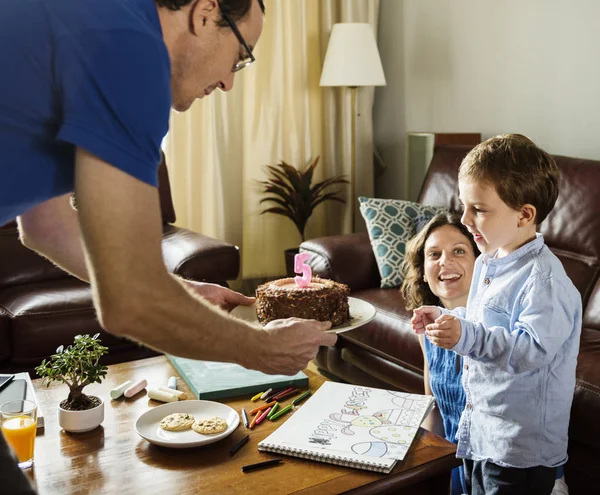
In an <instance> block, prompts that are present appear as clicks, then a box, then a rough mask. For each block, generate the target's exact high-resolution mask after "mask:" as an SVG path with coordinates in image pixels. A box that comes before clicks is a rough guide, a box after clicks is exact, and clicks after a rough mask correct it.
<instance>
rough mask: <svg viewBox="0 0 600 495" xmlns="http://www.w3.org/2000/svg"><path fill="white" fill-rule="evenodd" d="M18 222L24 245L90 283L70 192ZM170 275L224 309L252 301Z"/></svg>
mask: <svg viewBox="0 0 600 495" xmlns="http://www.w3.org/2000/svg"><path fill="white" fill-rule="evenodd" d="M17 222H18V224H19V232H20V238H21V242H22V243H23V245H24V246H26V247H28V248H29V249H32V250H33V251H36V252H37V253H39V254H40V255H42V256H44V257H45V258H48V259H49V260H50V261H52V262H53V263H54V264H56V265H57V266H59V267H60V268H62V269H63V270H65V271H66V272H68V273H70V274H71V275H74V276H75V277H77V278H79V279H81V280H83V281H84V282H88V283H89V281H90V276H89V274H88V271H87V267H86V264H85V254H84V250H83V245H82V243H81V230H80V228H79V217H78V215H77V212H76V211H75V209H74V208H73V207H72V206H71V194H65V195H63V196H59V197H56V198H52V199H50V200H48V201H46V202H44V203H42V204H40V205H38V206H36V207H34V208H32V209H30V210H29V211H27V212H26V213H25V214H23V215H22V216H20V217H19V218H18V219H17ZM172 276H173V277H174V278H175V280H177V281H178V282H179V283H180V284H182V285H183V286H184V287H187V288H188V289H189V290H190V291H191V292H192V294H196V295H198V296H200V297H202V298H204V299H205V300H206V301H208V302H210V303H212V304H215V305H217V306H219V307H220V308H222V309H225V310H227V311H231V310H232V309H233V308H235V307H236V306H239V305H246V306H248V305H251V304H252V303H253V302H254V298H251V297H246V296H243V295H242V294H239V293H237V292H234V291H232V290H229V289H227V288H225V287H221V286H219V285H216V284H208V283H204V282H196V281H194V280H185V279H183V278H180V277H178V276H177V275H172Z"/></svg>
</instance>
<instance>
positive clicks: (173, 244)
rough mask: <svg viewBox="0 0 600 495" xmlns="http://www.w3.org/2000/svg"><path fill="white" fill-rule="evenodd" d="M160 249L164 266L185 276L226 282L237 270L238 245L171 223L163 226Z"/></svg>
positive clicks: (238, 260)
mask: <svg viewBox="0 0 600 495" xmlns="http://www.w3.org/2000/svg"><path fill="white" fill-rule="evenodd" d="M162 252H163V258H164V260H165V265H166V266H167V269H168V270H169V271H170V272H172V273H176V274H177V275H180V276H182V277H183V278H187V279H193V280H199V281H205V282H225V281H227V280H235V279H236V278H237V276H238V272H239V270H240V254H239V249H238V247H237V246H234V245H233V244H228V243H226V242H223V241H219V240H217V239H213V238H211V237H207V236H205V235H201V234H197V233H195V232H192V231H190V230H187V229H182V228H179V227H175V226H173V225H166V226H165V228H164V231H163V238H162Z"/></svg>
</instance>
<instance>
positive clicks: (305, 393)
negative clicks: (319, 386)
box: [292, 390, 312, 406]
mask: <svg viewBox="0 0 600 495" xmlns="http://www.w3.org/2000/svg"><path fill="white" fill-rule="evenodd" d="M310 394H312V392H311V391H310V390H307V391H306V392H304V393H303V394H302V395H301V396H300V397H296V398H295V399H294V400H293V401H292V406H297V405H298V404H300V402H302V401H303V400H304V399H306V398H307V397H310Z"/></svg>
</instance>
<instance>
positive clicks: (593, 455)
mask: <svg viewBox="0 0 600 495" xmlns="http://www.w3.org/2000/svg"><path fill="white" fill-rule="evenodd" d="M469 149H470V147H469V146H442V147H440V148H438V149H437V150H436V153H435V154H434V157H433V160H432V162H431V165H430V167H429V171H428V174H427V177H426V179H425V183H424V186H423V189H422V191H421V194H420V196H419V202H420V203H422V204H428V205H436V206H444V207H447V208H450V209H453V210H459V203H458V189H457V170H458V166H459V164H460V162H461V160H462V158H463V157H464V156H465V154H466V153H467V152H468V151H469ZM555 159H556V162H557V164H558V166H559V168H560V172H561V190H560V196H559V198H558V201H557V203H556V206H555V208H554V210H553V211H552V212H551V214H550V215H549V216H548V218H547V219H546V220H545V221H544V222H543V223H542V225H541V226H540V231H541V232H542V233H543V234H544V237H545V241H546V243H547V244H548V246H549V247H550V248H551V249H552V251H553V252H554V253H555V254H556V255H557V256H558V257H559V258H560V260H561V261H562V263H563V265H564V266H565V269H566V271H567V273H568V274H569V276H570V277H571V279H572V280H573V283H574V284H575V285H576V287H577V288H578V289H579V291H580V293H581V296H582V299H583V308H584V313H583V314H584V316H583V329H582V335H581V346H580V353H579V359H578V367H577V385H576V389H575V398H574V402H573V407H572V411H571V422H570V428H569V437H570V440H569V461H568V462H567V466H566V480H567V484H568V485H569V489H570V493H571V494H572V495H577V494H587V493H593V492H597V490H598V486H600V279H599V275H600V161H593V160H581V159H576V158H568V157H561V156H556V157H555ZM300 249H301V251H307V252H309V253H311V254H312V255H313V256H312V258H311V260H310V261H309V263H310V265H311V266H312V269H313V273H314V274H316V275H319V276H321V277H325V278H330V279H333V280H336V281H339V282H343V283H346V284H348V285H349V286H350V288H351V290H352V293H351V295H352V296H353V297H357V298H360V299H364V300H366V301H369V302H370V303H372V304H373V305H375V307H376V308H377V315H376V317H375V318H374V320H373V321H371V322H370V323H368V324H367V325H364V326H363V327H360V328H357V329H355V330H352V331H350V332H346V333H342V334H340V335H339V339H338V342H337V344H336V346H335V347H333V348H321V350H320V352H319V354H318V356H317V360H316V362H317V365H318V366H319V367H320V368H321V369H323V370H324V371H325V372H328V373H330V374H332V375H334V376H336V377H338V378H340V379H342V380H344V381H347V382H351V383H356V384H361V385H370V386H378V387H383V388H393V389H398V390H403V391H408V392H416V393H422V392H423V357H422V354H421V350H420V347H419V343H418V340H417V338H416V336H415V335H414V334H413V332H412V330H411V328H410V317H411V314H410V313H409V312H408V311H406V309H405V302H404V300H403V298H402V296H401V295H400V293H399V291H398V290H397V289H381V288H379V285H380V277H379V272H378V269H377V265H376V262H375V257H374V255H373V251H372V250H371V244H370V242H369V238H368V236H367V234H365V233H358V234H349V235H340V236H331V237H323V238H319V239H313V240H309V241H306V242H304V243H302V244H301V246H300Z"/></svg>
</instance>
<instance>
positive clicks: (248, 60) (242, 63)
mask: <svg viewBox="0 0 600 495" xmlns="http://www.w3.org/2000/svg"><path fill="white" fill-rule="evenodd" d="M218 4H219V8H220V9H221V15H222V16H223V19H225V20H226V21H227V24H229V27H230V28H231V30H232V31H233V34H235V37H236V38H237V39H238V41H239V42H240V45H242V46H243V47H244V50H246V56H245V57H244V58H242V59H241V60H238V61H237V62H236V63H235V65H234V66H233V68H232V69H231V72H237V71H239V70H242V69H243V68H244V67H247V66H248V65H250V64H251V63H252V62H254V61H255V60H256V58H255V57H254V55H252V50H250V47H249V46H248V43H246V40H245V39H244V37H243V36H242V33H240V30H239V29H238V27H237V26H236V25H235V22H233V21H232V20H231V17H229V16H228V15H227V12H225V11H224V10H223V6H222V5H221V2H218Z"/></svg>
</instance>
